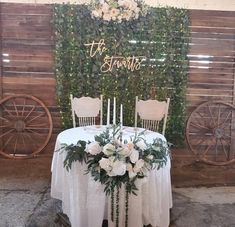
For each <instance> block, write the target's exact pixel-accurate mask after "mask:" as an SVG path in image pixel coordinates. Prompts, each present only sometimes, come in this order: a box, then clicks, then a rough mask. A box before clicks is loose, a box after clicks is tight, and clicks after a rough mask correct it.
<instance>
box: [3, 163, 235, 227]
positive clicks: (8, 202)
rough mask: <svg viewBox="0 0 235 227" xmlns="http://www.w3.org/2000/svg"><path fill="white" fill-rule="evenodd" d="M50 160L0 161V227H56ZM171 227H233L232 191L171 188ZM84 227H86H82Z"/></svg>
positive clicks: (234, 191) (234, 194) (234, 205)
mask: <svg viewBox="0 0 235 227" xmlns="http://www.w3.org/2000/svg"><path fill="white" fill-rule="evenodd" d="M49 168H50V158H40V159H33V160H32V159H31V160H24V161H17V160H3V159H0V227H57V226H58V225H56V224H54V220H55V218H56V212H57V211H58V210H56V207H57V205H58V203H59V201H57V200H54V199H52V198H51V197H50V171H49ZM173 203H174V206H173V208H172V210H171V225H170V227H235V187H232V186H231V187H210V188H206V187H200V188H197V187H196V188H195V187H194V188H193V187H187V188H179V187H177V188H173ZM84 227H85V226H84Z"/></svg>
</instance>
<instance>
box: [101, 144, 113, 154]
mask: <svg viewBox="0 0 235 227" xmlns="http://www.w3.org/2000/svg"><path fill="white" fill-rule="evenodd" d="M114 151H115V146H113V144H111V143H108V144H106V145H105V146H104V147H103V153H104V154H106V155H107V156H110V155H112V154H113V153H114Z"/></svg>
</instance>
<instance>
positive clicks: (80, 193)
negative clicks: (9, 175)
mask: <svg viewBox="0 0 235 227" xmlns="http://www.w3.org/2000/svg"><path fill="white" fill-rule="evenodd" d="M104 129H105V127H100V128H97V127H96V126H88V127H78V128H72V129H68V130H65V131H63V132H61V133H60V134H59V135H58V137H57V141H56V145H55V151H57V150H58V149H60V148H61V145H62V144H63V143H66V144H76V143H77V141H78V140H86V141H88V140H89V141H94V136H95V135H96V134H100V133H101V132H102V131H103V130H104ZM142 130H143V129H139V128H138V131H142ZM130 135H134V128H129V127H124V130H123V137H124V139H125V138H127V139H128V138H129V137H130ZM156 137H159V138H162V139H163V140H165V137H164V136H162V135H161V134H159V133H156V132H151V131H146V133H145V139H146V140H147V142H149V143H151V142H152V141H153V139H154V138H156ZM65 157H66V152H54V155H53V160H52V167H51V171H52V182H51V196H52V197H54V198H56V199H60V200H62V209H63V212H64V213H65V214H67V215H68V217H69V219H70V222H71V224H72V227H101V226H102V221H103V219H107V218H108V219H109V227H110V226H114V224H113V223H111V220H110V214H109V215H108V214H107V213H108V209H107V204H108V203H107V198H106V196H105V193H104V192H103V185H101V184H100V183H99V182H95V181H94V180H93V179H92V177H91V176H90V175H89V174H84V171H85V170H86V165H85V164H83V165H82V164H80V163H79V162H74V163H73V165H72V169H71V170H70V171H69V172H68V171H67V170H66V169H65V168H64V167H63V161H64V159H65ZM138 185H139V190H138V191H137V196H135V195H131V196H130V198H129V213H128V226H129V227H143V225H148V224H151V225H152V226H156V227H167V226H169V220H170V218H169V209H170V208H171V207H172V192H171V178H170V159H168V162H167V164H166V166H164V168H161V169H159V170H156V169H155V170H152V171H150V173H149V175H148V177H146V178H144V179H143V180H139V182H138ZM122 190H123V191H122ZM122 190H121V192H120V203H119V204H120V205H119V206H120V226H121V227H122V226H123V227H124V222H125V201H124V200H125V199H124V193H123V192H124V189H122ZM109 210H110V209H109Z"/></svg>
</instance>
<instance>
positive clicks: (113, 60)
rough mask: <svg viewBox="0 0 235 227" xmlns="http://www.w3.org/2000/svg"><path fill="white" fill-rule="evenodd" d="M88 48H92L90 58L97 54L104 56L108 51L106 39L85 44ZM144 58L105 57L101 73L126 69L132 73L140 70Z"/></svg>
mask: <svg viewBox="0 0 235 227" xmlns="http://www.w3.org/2000/svg"><path fill="white" fill-rule="evenodd" d="M84 45H85V46H87V47H90V50H89V55H90V57H95V56H96V55H97V54H99V55H103V54H104V52H106V51H107V50H108V49H107V48H106V47H105V41H104V39H101V40H100V41H99V42H95V41H92V43H86V44H84ZM144 58H145V57H144V56H129V57H123V56H109V55H106V56H105V57H104V63H103V64H102V65H101V67H100V70H101V72H112V70H113V68H115V67H116V68H118V69H119V68H121V67H123V68H126V69H128V70H130V71H132V72H133V71H135V70H139V69H140V66H141V62H142V61H143V60H144Z"/></svg>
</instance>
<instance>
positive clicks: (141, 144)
mask: <svg viewBox="0 0 235 227" xmlns="http://www.w3.org/2000/svg"><path fill="white" fill-rule="evenodd" d="M136 146H137V147H139V149H140V150H142V151H144V150H146V148H147V145H146V143H145V142H144V140H140V141H138V142H137V143H136Z"/></svg>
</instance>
